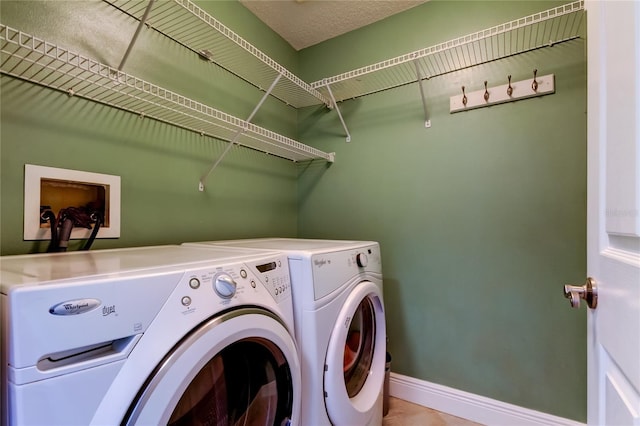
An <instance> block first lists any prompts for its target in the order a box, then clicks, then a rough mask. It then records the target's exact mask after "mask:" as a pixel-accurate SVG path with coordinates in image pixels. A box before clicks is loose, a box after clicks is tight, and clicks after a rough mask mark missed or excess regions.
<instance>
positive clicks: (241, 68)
mask: <svg viewBox="0 0 640 426" xmlns="http://www.w3.org/2000/svg"><path fill="white" fill-rule="evenodd" d="M105 1H106V2H107V3H109V4H111V5H113V6H114V7H116V8H118V9H120V10H121V11H123V12H125V13H127V14H129V15H131V16H133V17H134V18H136V19H137V20H138V21H140V20H141V19H142V17H143V15H144V12H145V9H146V8H147V5H148V3H147V2H145V1H140V0H105ZM145 23H146V24H147V25H149V26H150V27H151V28H154V29H155V30H157V31H159V32H161V33H162V34H164V35H166V36H167V37H170V38H171V39H173V40H175V41H177V42H179V43H180V44H182V45H184V46H186V47H188V48H189V49H191V50H193V51H194V52H196V53H197V54H199V55H200V56H201V57H203V58H205V59H208V60H211V61H213V62H215V63H216V64H218V65H220V66H221V67H223V68H224V69H226V70H227V71H230V72H232V73H233V74H235V75H237V76H239V77H241V78H242V79H244V80H246V81H247V82H249V83H251V84H253V85H254V86H256V87H258V88H259V89H261V90H265V89H266V88H267V87H269V86H270V85H271V83H272V82H273V81H274V80H275V79H276V77H277V76H278V75H279V74H282V77H283V78H281V79H280V82H279V83H278V84H277V85H276V87H275V88H274V89H273V91H272V93H271V94H272V95H273V96H274V97H276V98H278V99H280V100H281V101H283V102H285V103H286V104H288V105H292V106H294V107H296V108H300V107H306V106H311V105H321V104H325V105H327V106H330V105H331V103H330V101H329V100H328V99H327V98H326V97H325V96H324V95H323V94H322V93H320V92H319V91H318V90H316V89H315V88H313V87H311V85H309V84H308V83H305V82H304V81H302V80H301V79H300V78H298V77H296V76H295V75H294V74H292V73H291V72H290V71H288V70H287V69H286V68H284V67H283V66H282V65H280V64H278V63H277V62H275V61H274V60H273V59H271V58H270V57H269V56H267V55H265V54H264V53H263V52H261V51H260V50H258V49H257V48H256V47H255V46H253V45H252V44H250V43H249V42H247V41H246V40H245V39H243V38H242V37H240V36H239V35H238V34H236V33H234V32H233V31H231V30H230V29H229V28H228V27H226V26H224V25H223V24H222V23H220V22H219V21H218V20H216V19H215V18H214V17H213V16H211V15H209V14H208V13H207V12H205V11H204V10H202V9H201V8H199V7H198V6H196V5H195V4H193V3H192V2H191V1H189V0H171V1H167V0H156V1H155V2H154V4H153V5H152V9H151V11H150V13H149V16H148V18H147V20H146V21H145Z"/></svg>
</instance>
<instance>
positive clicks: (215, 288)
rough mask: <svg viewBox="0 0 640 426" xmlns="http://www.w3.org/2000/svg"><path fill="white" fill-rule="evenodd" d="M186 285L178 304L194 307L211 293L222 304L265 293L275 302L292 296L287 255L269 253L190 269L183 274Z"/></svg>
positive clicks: (232, 303)
mask: <svg viewBox="0 0 640 426" xmlns="http://www.w3.org/2000/svg"><path fill="white" fill-rule="evenodd" d="M184 281H185V284H186V285H185V286H184V287H183V288H184V289H185V292H184V293H183V294H184V295H183V296H182V298H181V304H182V305H183V307H184V308H186V309H187V310H189V309H195V307H196V306H197V305H198V302H199V301H200V299H199V298H206V300H208V301H209V302H210V301H211V296H213V297H214V300H217V301H218V302H219V303H221V304H224V305H230V306H233V305H235V304H242V303H248V302H250V301H251V300H253V299H255V298H256V296H258V297H260V296H259V295H260V293H265V292H266V293H268V294H269V295H270V296H271V297H272V298H273V299H274V300H275V301H276V302H278V303H279V302H280V301H281V300H284V299H287V298H289V297H291V280H290V277H289V267H288V264H287V258H286V256H280V255H277V256H272V257H269V258H260V259H259V260H255V261H245V262H242V263H236V264H232V265H224V266H219V267H213V268H208V269H202V270H197V271H189V272H188V273H187V276H185V278H184Z"/></svg>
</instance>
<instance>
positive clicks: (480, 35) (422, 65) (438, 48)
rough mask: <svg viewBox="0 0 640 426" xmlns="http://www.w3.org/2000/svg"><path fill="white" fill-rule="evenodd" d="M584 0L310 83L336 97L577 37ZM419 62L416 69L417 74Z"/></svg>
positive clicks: (352, 95)
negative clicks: (329, 87)
mask: <svg viewBox="0 0 640 426" xmlns="http://www.w3.org/2000/svg"><path fill="white" fill-rule="evenodd" d="M583 21H584V1H583V0H579V1H574V2H572V3H567V4H565V5H562V6H558V7H555V8H552V9H548V10H545V11H542V12H539V13H535V14H533V15H529V16H525V17H523V18H520V19H516V20H514V21H511V22H506V23H504V24H500V25H497V26H495V27H491V28H488V29H485V30H482V31H478V32H475V33H473V34H468V35H465V36H463V37H458V38H456V39H453V40H449V41H447V42H444V43H440V44H437V45H435V46H431V47H427V48H424V49H421V50H417V51H415V52H411V53H407V54H405V55H401V56H398V57H395V58H392V59H388V60H385V61H381V62H378V63H375V64H372V65H368V66H365V67H362V68H358V69H355V70H352V71H348V72H345V73H342V74H339V75H336V76H333V77H329V78H324V79H322V80H319V81H316V82H313V83H311V86H312V87H314V88H316V89H318V90H319V91H321V92H322V93H324V94H329V91H328V90H327V87H326V86H327V85H330V86H331V92H332V93H333V96H334V97H335V100H336V101H337V102H339V101H344V100H347V99H352V98H356V97H359V96H364V95H368V94H371V93H375V92H379V91H382V90H386V89H391V88H394V87H398V86H402V85H404V84H408V83H412V82H415V81H417V80H418V77H417V76H418V75H420V76H421V78H423V79H425V78H427V79H428V78H432V77H436V76H439V75H443V74H447V73H450V72H454V71H458V70H461V69H464V68H468V67H472V66H475V65H480V64H483V63H487V62H491V61H495V60H497V59H502V58H506V57H509V56H512V55H516V54H520V53H524V52H528V51H531V50H535V49H538V48H541V47H547V46H552V45H554V44H557V43H561V42H564V41H568V40H572V39H575V38H578V37H580V31H581V29H582V25H583ZM417 67H418V68H419V71H420V73H419V74H417Z"/></svg>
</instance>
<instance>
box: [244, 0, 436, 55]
mask: <svg viewBox="0 0 640 426" xmlns="http://www.w3.org/2000/svg"><path fill="white" fill-rule="evenodd" d="M426 1H427V0H240V3H242V4H243V5H244V6H245V7H246V8H247V9H249V10H250V11H251V12H252V13H253V14H254V15H256V16H257V17H258V18H259V19H260V20H261V21H262V22H264V23H265V24H267V25H268V26H269V27H270V28H271V29H272V30H274V31H275V32H276V33H278V34H280V36H281V37H282V38H284V39H285V40H286V41H287V42H289V44H290V45H291V46H293V48H294V49H296V50H300V49H304V48H305V47H309V46H313V45H314V44H317V43H320V42H322V41H325V40H328V39H330V38H333V37H336V36H339V35H340V34H344V33H347V32H349V31H352V30H355V29H357V28H360V27H364V26H365V25H368V24H371V23H373V22H376V21H379V20H381V19H384V18H386V17H388V16H391V15H394V14H396V13H398V12H402V11H404V10H407V9H409V8H412V7H414V6H417V5H419V4H422V3H425V2H426Z"/></svg>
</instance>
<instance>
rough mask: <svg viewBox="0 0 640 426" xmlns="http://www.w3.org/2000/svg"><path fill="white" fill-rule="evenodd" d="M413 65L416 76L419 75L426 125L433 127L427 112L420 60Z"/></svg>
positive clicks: (426, 126)
mask: <svg viewBox="0 0 640 426" xmlns="http://www.w3.org/2000/svg"><path fill="white" fill-rule="evenodd" d="M413 65H415V67H416V76H417V77H418V87H419V88H420V97H421V98H422V109H424V127H425V128H427V129H428V128H429V127H431V120H429V114H428V112H427V98H426V97H425V96H424V87H422V74H421V73H420V66H419V65H418V60H417V59H416V60H415V61H413Z"/></svg>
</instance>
